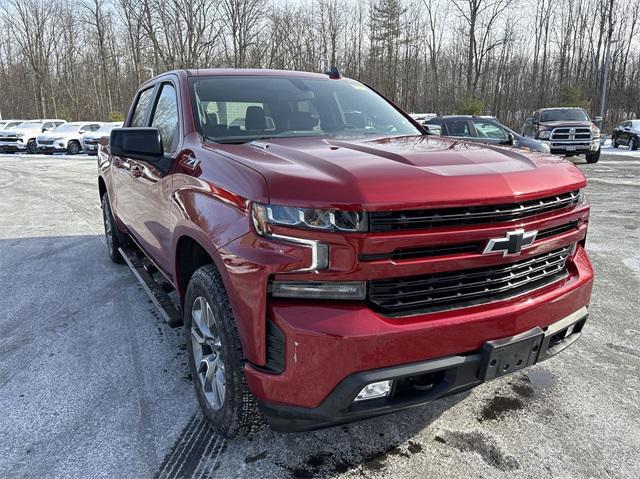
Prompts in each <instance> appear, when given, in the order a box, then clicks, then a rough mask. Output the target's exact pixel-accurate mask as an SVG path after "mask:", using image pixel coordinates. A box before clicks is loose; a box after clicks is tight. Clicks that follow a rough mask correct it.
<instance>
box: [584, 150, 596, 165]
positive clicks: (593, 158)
mask: <svg viewBox="0 0 640 479" xmlns="http://www.w3.org/2000/svg"><path fill="white" fill-rule="evenodd" d="M585 157H586V159H587V163H589V164H592V163H597V162H598V160H599V159H600V150H598V151H596V152H595V153H587V154H586V155H585Z"/></svg>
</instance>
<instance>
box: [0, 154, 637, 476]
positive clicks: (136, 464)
mask: <svg viewBox="0 0 640 479" xmlns="http://www.w3.org/2000/svg"><path fill="white" fill-rule="evenodd" d="M630 153H631V152H626V151H624V152H622V153H621V154H620V155H619V156H616V155H611V154H607V155H605V156H603V157H602V159H601V160H600V162H599V163H597V164H594V165H587V164H586V163H584V160H582V159H581V160H578V161H577V162H576V163H577V164H578V166H579V167H580V168H581V169H582V171H584V172H585V173H586V175H587V176H588V177H589V180H590V181H589V187H588V190H587V194H588V197H589V200H590V202H591V204H592V217H591V228H590V232H589V236H588V240H587V247H588V250H589V252H590V254H591V257H592V259H593V262H594V264H595V268H596V271H597V280H596V286H595V291H594V297H593V301H592V305H591V308H590V309H591V311H590V312H591V317H590V320H589V322H587V325H586V327H585V330H584V334H583V337H582V339H581V340H580V341H579V342H578V343H576V345H574V346H572V347H571V348H569V349H568V350H567V351H565V352H564V353H563V354H561V355H559V356H558V357H556V358H554V359H553V360H550V361H547V362H545V363H543V364H541V365H538V366H534V367H533V368H531V369H528V370H526V372H521V373H517V374H515V375H512V376H509V377H506V378H503V379H500V380H497V381H494V382H491V383H487V384H484V385H482V386H480V387H478V388H477V389H475V390H473V391H471V392H468V393H465V394H462V395H457V396H453V397H450V398H447V399H444V400H440V401H437V402H435V403H433V404H431V405H428V406H425V407H421V408H417V409H413V410H410V411H406V412H402V413H399V414H394V415H390V416H385V417H381V418H376V419H372V420H367V421H364V422H361V423H357V424H352V425H347V426H342V427H336V428H332V429H327V430H323V431H316V432H311V433H298V434H279V433H273V432H270V431H264V432H262V433H260V434H259V435H257V436H256V437H254V438H253V439H240V440H232V441H226V440H224V439H221V438H219V437H216V436H215V434H213V433H212V432H211V431H210V430H209V429H208V428H207V426H206V425H205V423H204V421H203V419H202V417H201V415H200V413H199V411H198V408H197V405H196V401H195V397H194V394H193V391H192V385H191V382H190V379H189V378H188V370H187V365H186V353H185V349H184V345H183V343H184V335H183V332H182V330H181V329H171V328H169V327H168V326H167V325H166V324H164V323H163V322H162V321H161V319H160V317H159V315H158V314H157V313H156V311H155V310H154V308H153V306H152V305H151V304H150V301H149V300H148V299H147V297H146V296H145V293H144V292H143V290H142V288H141V287H140V286H138V284H137V282H136V280H135V279H134V277H133V275H132V274H131V273H130V272H129V270H128V269H127V268H126V266H117V265H115V264H113V263H111V262H110V261H109V259H108V257H107V254H106V250H105V245H104V240H103V236H102V220H101V211H100V205H99V200H98V194H97V186H96V185H97V181H96V164H95V159H93V158H90V157H85V156H76V157H65V156H59V155H56V156H52V157H42V156H28V155H0V438H2V439H1V440H0V477H118V478H129V477H131V478H146V477H157V478H168V477H195V478H206V477H251V478H254V477H261V478H270V477H333V476H338V477H367V478H376V477H407V478H424V477H434V478H440V477H459V478H467V477H495V478H500V477H505V478H506V477H509V478H512V477H522V478H529V477H561V478H578V477H585V478H587V477H589V478H592V477H598V478H600V477H604V478H606V477H615V478H638V477H640V455H639V453H638V451H639V450H640V393H639V391H640V325H639V323H638V321H639V320H640V306H639V305H640V301H639V297H640V229H639V228H640V215H639V214H638V211H640V156H632V155H631V154H630ZM637 153H640V152H637Z"/></svg>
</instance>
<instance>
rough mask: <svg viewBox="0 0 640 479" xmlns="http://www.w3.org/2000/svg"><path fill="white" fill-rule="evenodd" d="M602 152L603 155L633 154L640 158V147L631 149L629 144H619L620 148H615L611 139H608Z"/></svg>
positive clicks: (632, 155)
mask: <svg viewBox="0 0 640 479" xmlns="http://www.w3.org/2000/svg"><path fill="white" fill-rule="evenodd" d="M601 151H602V154H603V155H617V156H631V157H634V158H640V149H639V150H635V151H631V150H630V149H629V147H628V146H622V145H621V146H619V147H618V148H614V147H613V146H611V140H610V139H609V140H606V141H605V142H604V145H602V150H601Z"/></svg>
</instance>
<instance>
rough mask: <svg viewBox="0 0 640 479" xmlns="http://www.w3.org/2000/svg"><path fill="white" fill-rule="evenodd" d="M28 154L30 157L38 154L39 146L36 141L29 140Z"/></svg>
mask: <svg viewBox="0 0 640 479" xmlns="http://www.w3.org/2000/svg"><path fill="white" fill-rule="evenodd" d="M27 153H29V154H30V155H35V154H36V153H38V145H37V144H36V140H29V141H28V142H27Z"/></svg>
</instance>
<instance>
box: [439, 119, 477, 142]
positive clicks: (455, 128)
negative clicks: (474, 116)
mask: <svg viewBox="0 0 640 479" xmlns="http://www.w3.org/2000/svg"><path fill="white" fill-rule="evenodd" d="M445 125H446V127H447V136H456V137H460V138H463V137H470V136H472V135H471V131H470V130H469V122H468V121H467V120H452V121H447V122H445Z"/></svg>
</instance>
